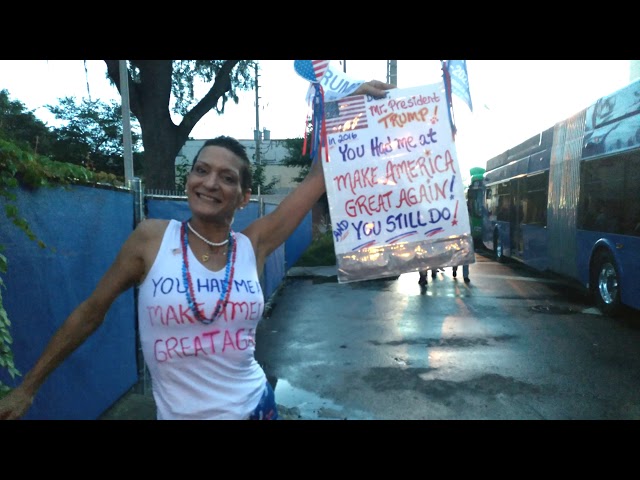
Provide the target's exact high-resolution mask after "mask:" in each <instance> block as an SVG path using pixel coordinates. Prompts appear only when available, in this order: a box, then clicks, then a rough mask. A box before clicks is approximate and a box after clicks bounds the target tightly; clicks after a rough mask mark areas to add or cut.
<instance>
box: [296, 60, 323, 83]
mask: <svg viewBox="0 0 640 480" xmlns="http://www.w3.org/2000/svg"><path fill="white" fill-rule="evenodd" d="M328 67H329V60H295V61H294V62H293V68H294V69H295V71H296V72H297V73H298V75H300V76H301V77H302V78H304V79H305V80H308V81H310V82H312V83H316V82H319V81H320V79H321V78H322V77H323V76H324V73H325V72H326V71H327V68H328Z"/></svg>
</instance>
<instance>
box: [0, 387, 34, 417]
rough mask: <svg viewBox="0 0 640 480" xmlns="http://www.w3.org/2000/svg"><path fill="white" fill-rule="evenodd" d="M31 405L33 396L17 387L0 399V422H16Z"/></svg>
mask: <svg viewBox="0 0 640 480" xmlns="http://www.w3.org/2000/svg"><path fill="white" fill-rule="evenodd" d="M32 403H33V396H32V395H30V394H28V393H27V392H25V391H24V390H23V389H22V388H20V387H17V388H14V389H13V390H11V391H10V392H9V393H8V394H7V395H6V396H5V397H2V399H0V420H18V419H19V418H20V417H22V416H23V415H24V414H25V413H27V410H29V407H30V406H31V404H32Z"/></svg>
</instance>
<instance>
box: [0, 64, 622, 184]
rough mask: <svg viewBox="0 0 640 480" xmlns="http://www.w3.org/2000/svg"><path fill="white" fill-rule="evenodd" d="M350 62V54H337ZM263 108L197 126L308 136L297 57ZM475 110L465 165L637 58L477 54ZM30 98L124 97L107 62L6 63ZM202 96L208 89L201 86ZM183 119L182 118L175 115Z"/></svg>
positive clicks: (265, 87) (615, 81)
mask: <svg viewBox="0 0 640 480" xmlns="http://www.w3.org/2000/svg"><path fill="white" fill-rule="evenodd" d="M333 62H335V63H336V64H338V65H341V67H342V68H344V64H342V63H341V62H343V60H332V63H333ZM344 62H346V72H347V75H348V76H349V77H351V78H353V79H358V80H372V79H377V80H383V81H384V80H386V72H387V60H346V61H344ZM397 62H398V63H397V65H398V67H397V86H398V88H408V87H415V86H422V85H431V84H435V83H438V82H441V81H442V71H441V69H440V61H439V60H398V61H397ZM259 66H260V71H259V75H260V76H259V80H258V86H259V87H258V95H259V99H258V109H256V93H255V90H254V91H250V92H242V93H240V95H239V97H240V102H239V104H237V105H236V104H235V103H233V101H230V102H227V104H226V106H225V113H224V115H218V114H217V113H215V112H210V113H208V114H207V115H205V117H203V119H202V120H200V122H199V123H198V124H197V125H196V127H195V128H194V129H193V130H192V132H191V135H190V136H191V137H192V138H197V139H205V138H211V137H214V136H217V135H220V134H226V135H230V136H233V137H236V138H239V139H251V138H253V132H254V130H255V129H256V125H257V123H258V124H259V129H260V130H261V131H262V130H263V129H265V128H266V129H267V130H269V131H270V134H271V139H274V140H275V139H284V138H295V137H302V135H303V132H304V129H305V121H306V118H307V114H308V112H309V107H308V105H307V103H306V100H305V98H306V93H307V89H308V86H309V83H308V82H307V80H305V79H303V78H302V77H300V76H299V75H298V74H297V73H296V72H295V70H294V68H293V61H292V60H260V61H259ZM467 74H468V78H469V89H470V92H471V100H472V103H473V112H471V111H470V110H469V108H468V107H467V106H466V104H465V103H463V102H462V101H461V100H458V99H457V97H455V96H454V104H453V106H454V116H455V120H456V127H457V130H458V131H457V135H456V142H455V148H456V153H457V157H458V162H459V165H460V168H461V170H462V171H463V177H464V176H465V175H464V172H468V170H469V168H471V167H474V166H481V167H484V166H485V165H486V161H487V160H488V159H489V158H491V157H493V156H495V155H497V154H499V153H501V152H503V151H504V150H506V149H508V148H510V147H512V146H514V145H516V144H518V143H520V142H522V141H524V140H526V139H527V138H529V137H531V136H533V135H535V134H537V133H539V132H540V131H542V130H544V129H546V128H548V127H551V126H553V124H555V123H556V122H558V121H561V120H564V119H565V118H568V117H569V116H571V115H573V114H574V113H577V112H578V111H579V110H580V109H582V108H585V107H587V106H589V105H590V104H591V103H593V102H594V101H595V100H597V99H598V98H600V97H602V96H604V95H607V94H609V93H612V92H613V91H615V90H617V89H619V88H621V87H623V86H625V85H627V84H628V83H629V82H630V80H631V78H630V77H631V68H630V61H629V60H467ZM1 89H6V90H8V92H9V96H10V98H11V99H12V100H19V101H21V102H22V103H23V104H24V105H25V106H26V107H27V108H28V109H29V110H33V111H34V114H35V115H36V116H37V117H38V118H40V119H41V120H43V121H44V122H45V123H47V124H49V125H51V126H53V125H55V124H56V123H55V118H54V117H53V116H52V115H51V114H50V113H49V112H48V110H47V109H46V108H45V105H57V104H58V103H59V102H58V99H59V98H62V97H66V96H72V97H76V98H78V99H80V98H83V97H87V98H91V99H92V100H96V99H100V100H103V101H111V100H115V101H120V95H119V94H118V91H117V90H116V88H115V87H114V86H112V85H111V84H110V82H109V80H107V78H106V66H105V63H104V62H103V61H102V60H89V61H88V62H87V67H86V71H85V65H84V61H83V60H0V90H1ZM196 92H197V93H198V90H196ZM178 120H179V119H177V118H175V119H174V121H178Z"/></svg>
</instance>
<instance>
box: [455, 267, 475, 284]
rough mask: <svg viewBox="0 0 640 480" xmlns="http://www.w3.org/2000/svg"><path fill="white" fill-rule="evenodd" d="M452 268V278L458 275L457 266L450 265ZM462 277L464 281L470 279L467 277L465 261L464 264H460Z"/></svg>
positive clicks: (467, 281) (467, 271) (467, 268)
mask: <svg viewBox="0 0 640 480" xmlns="http://www.w3.org/2000/svg"><path fill="white" fill-rule="evenodd" d="M451 268H452V270H453V278H456V277H457V276H458V267H457V266H455V267H451ZM462 278H463V280H464V281H465V283H469V282H470V281H471V279H470V278H469V264H468V263H465V264H464V265H462Z"/></svg>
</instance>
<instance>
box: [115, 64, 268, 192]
mask: <svg viewBox="0 0 640 480" xmlns="http://www.w3.org/2000/svg"><path fill="white" fill-rule="evenodd" d="M105 63H106V65H107V75H108V77H109V78H110V79H111V81H112V82H113V83H114V84H115V86H116V88H117V89H118V91H119V92H120V94H122V85H121V83H120V61H119V60H105ZM254 66H255V63H254V62H253V61H252V60H128V61H127V80H128V92H129V105H130V108H131V112H132V113H133V115H135V116H136V118H137V119H138V121H139V122H140V128H141V131H142V142H143V145H144V152H145V155H144V159H143V169H144V173H145V184H146V187H147V188H150V189H169V190H173V189H174V188H175V186H176V182H175V159H176V157H177V155H178V152H179V151H180V149H181V148H182V146H183V145H184V143H185V142H186V141H187V139H188V138H189V134H190V133H191V131H192V130H193V128H194V127H195V125H196V124H197V123H198V121H199V120H200V119H201V118H202V117H203V116H204V115H205V114H207V113H208V112H209V111H210V110H215V111H217V112H218V113H219V114H222V113H224V106H225V103H226V102H227V100H229V99H231V100H233V101H234V102H235V103H238V96H237V94H236V90H237V89H239V90H251V89H252V88H254V86H255V78H254V77H253V76H252V73H251V70H252V68H253V67H254ZM197 80H201V81H204V82H205V83H207V84H208V83H210V82H213V84H212V85H211V87H210V88H209V90H208V91H207V92H206V94H205V95H204V96H203V97H202V98H201V99H200V100H198V99H197V98H196V94H195V88H194V86H195V82H196V81H197ZM172 101H173V103H172ZM171 112H173V113H175V114H177V115H179V116H181V120H180V123H178V124H177V125H176V124H175V123H174V121H173V119H172V117H171Z"/></svg>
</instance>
